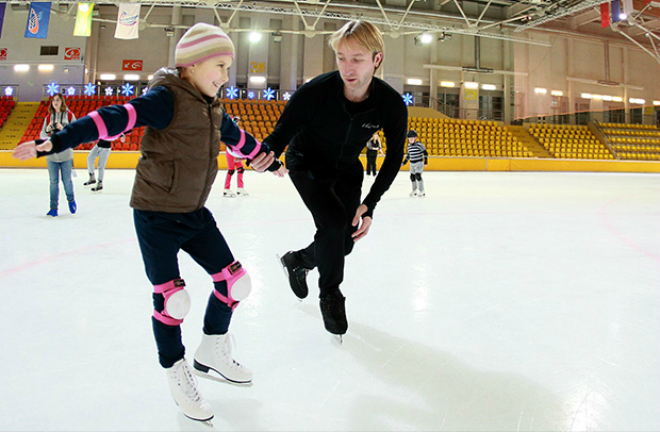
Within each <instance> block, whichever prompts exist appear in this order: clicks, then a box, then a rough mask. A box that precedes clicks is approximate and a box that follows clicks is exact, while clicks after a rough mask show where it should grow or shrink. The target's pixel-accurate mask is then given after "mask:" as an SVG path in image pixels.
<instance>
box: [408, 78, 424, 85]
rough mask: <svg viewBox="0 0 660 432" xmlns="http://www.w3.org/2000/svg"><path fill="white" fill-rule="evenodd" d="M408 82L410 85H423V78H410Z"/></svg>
mask: <svg viewBox="0 0 660 432" xmlns="http://www.w3.org/2000/svg"><path fill="white" fill-rule="evenodd" d="M407 83H408V84H410V85H422V80H421V79H419V78H408V81H407Z"/></svg>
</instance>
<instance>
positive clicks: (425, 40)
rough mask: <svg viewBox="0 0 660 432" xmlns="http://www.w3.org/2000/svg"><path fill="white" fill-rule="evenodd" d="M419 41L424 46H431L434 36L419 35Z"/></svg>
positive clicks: (427, 34)
mask: <svg viewBox="0 0 660 432" xmlns="http://www.w3.org/2000/svg"><path fill="white" fill-rule="evenodd" d="M419 41H420V42H421V43H423V44H430V43H431V42H432V41H433V36H431V35H430V34H429V33H422V34H421V35H419Z"/></svg>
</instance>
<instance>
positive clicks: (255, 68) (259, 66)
mask: <svg viewBox="0 0 660 432" xmlns="http://www.w3.org/2000/svg"><path fill="white" fill-rule="evenodd" d="M250 73H266V62H252V63H250Z"/></svg>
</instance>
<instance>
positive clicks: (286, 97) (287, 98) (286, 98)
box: [282, 92, 291, 101]
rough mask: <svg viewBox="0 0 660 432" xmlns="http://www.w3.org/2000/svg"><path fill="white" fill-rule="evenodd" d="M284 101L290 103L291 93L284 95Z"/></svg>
mask: <svg viewBox="0 0 660 432" xmlns="http://www.w3.org/2000/svg"><path fill="white" fill-rule="evenodd" d="M282 99H283V100H285V101H288V100H289V99H291V93H289V92H286V93H284V94H283V95H282Z"/></svg>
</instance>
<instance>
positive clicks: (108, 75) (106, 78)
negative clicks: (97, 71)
mask: <svg viewBox="0 0 660 432" xmlns="http://www.w3.org/2000/svg"><path fill="white" fill-rule="evenodd" d="M99 79H102V80H103V81H114V80H116V79H117V75H115V74H111V73H104V74H101V75H99Z"/></svg>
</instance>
